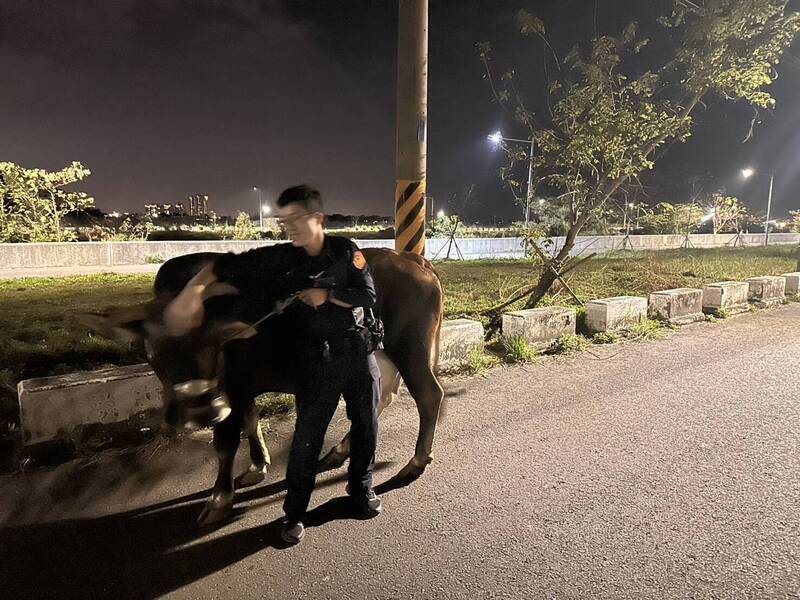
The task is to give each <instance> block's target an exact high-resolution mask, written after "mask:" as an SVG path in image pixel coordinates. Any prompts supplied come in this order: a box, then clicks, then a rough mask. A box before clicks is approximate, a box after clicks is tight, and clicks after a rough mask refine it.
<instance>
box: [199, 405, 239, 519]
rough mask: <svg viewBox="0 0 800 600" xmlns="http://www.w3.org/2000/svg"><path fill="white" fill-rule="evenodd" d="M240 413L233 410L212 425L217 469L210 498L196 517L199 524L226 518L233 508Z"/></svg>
mask: <svg viewBox="0 0 800 600" xmlns="http://www.w3.org/2000/svg"><path fill="white" fill-rule="evenodd" d="M241 431H242V415H241V413H237V412H234V413H232V414H231V415H230V416H229V417H228V418H227V419H225V420H224V421H223V422H222V423H219V424H218V425H216V426H215V427H214V449H215V450H216V451H217V460H218V462H219V471H218V472H217V480H216V481H215V482H214V489H213V490H212V491H211V498H209V499H208V501H206V505H205V506H204V507H203V511H202V512H201V513H200V516H199V517H198V518H197V523H198V524H199V525H209V524H211V523H215V522H217V521H221V520H223V519H225V518H227V517H228V516H229V515H230V514H231V511H232V509H233V492H234V489H233V460H234V459H235V458H236V450H237V449H238V448H239V435H240V434H241Z"/></svg>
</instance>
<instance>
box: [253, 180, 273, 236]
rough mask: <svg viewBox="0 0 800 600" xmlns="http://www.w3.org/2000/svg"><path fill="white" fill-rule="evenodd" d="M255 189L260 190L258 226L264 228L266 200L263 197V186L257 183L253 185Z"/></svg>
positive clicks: (255, 190)
mask: <svg viewBox="0 0 800 600" xmlns="http://www.w3.org/2000/svg"><path fill="white" fill-rule="evenodd" d="M253 191H254V192H258V226H259V227H260V228H261V229H264V201H263V199H262V196H263V194H262V193H261V188H260V187H257V186H255V185H254V186H253ZM267 212H269V211H267Z"/></svg>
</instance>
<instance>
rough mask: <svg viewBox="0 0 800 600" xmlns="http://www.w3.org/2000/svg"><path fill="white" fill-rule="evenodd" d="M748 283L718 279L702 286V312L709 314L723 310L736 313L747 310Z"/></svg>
mask: <svg viewBox="0 0 800 600" xmlns="http://www.w3.org/2000/svg"><path fill="white" fill-rule="evenodd" d="M749 290H750V284H748V283H747V282H746V281H720V282H718V283H709V284H707V285H704V286H703V312H705V313H708V314H710V315H716V314H719V312H720V311H723V310H724V311H725V312H726V313H728V314H736V313H740V312H744V311H746V310H747V294H748V292H749Z"/></svg>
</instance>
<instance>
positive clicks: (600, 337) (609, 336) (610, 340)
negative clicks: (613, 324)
mask: <svg viewBox="0 0 800 600" xmlns="http://www.w3.org/2000/svg"><path fill="white" fill-rule="evenodd" d="M619 340H620V337H619V336H618V335H617V334H616V333H614V332H613V331H600V332H598V333H595V334H594V335H593V336H592V343H593V344H615V343H617V342H618V341H619Z"/></svg>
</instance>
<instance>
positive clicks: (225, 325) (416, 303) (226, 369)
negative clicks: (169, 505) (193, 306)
mask: <svg viewBox="0 0 800 600" xmlns="http://www.w3.org/2000/svg"><path fill="white" fill-rule="evenodd" d="M259 251H263V252H262V255H263V260H267V261H268V260H269V256H270V254H269V250H268V248H260V249H258V250H253V251H250V252H249V253H245V254H251V255H252V253H253V252H256V253H257V252H259ZM363 254H364V257H365V258H366V260H367V264H368V265H369V268H370V270H371V271H372V275H373V279H374V281H375V288H376V292H377V303H376V308H375V310H376V313H377V314H378V316H379V317H380V318H381V320H382V321H383V324H384V329H385V336H384V342H383V343H384V349H383V350H379V351H377V352H376V358H377V362H378V365H379V367H380V372H381V381H382V388H383V392H382V396H381V400H380V404H379V406H378V414H380V413H381V412H382V411H383V410H384V409H385V408H386V406H388V405H389V404H390V403H391V402H392V400H393V399H394V397H395V396H396V394H397V392H398V389H399V386H400V383H401V381H402V382H404V383H405V385H406V387H407V389H408V391H409V393H410V394H411V396H412V397H413V398H414V401H415V403H416V406H417V410H418V412H419V433H418V436H417V442H416V448H415V452H414V456H413V457H412V458H411V460H410V461H409V462H408V464H407V465H406V466H405V467H403V469H402V470H401V471H400V472H399V473H398V474H397V475H396V478H397V479H398V480H400V481H406V480H411V479H415V478H417V477H419V476H420V475H421V474H422V472H423V471H424V470H425V468H426V466H427V465H428V464H429V463H430V462H431V461H432V460H433V455H432V448H433V438H434V433H435V429H436V423H437V420H438V416H439V410H440V407H441V403H442V400H443V397H444V394H443V390H442V387H441V385H440V384H439V382H438V381H437V379H436V376H435V374H434V371H435V367H436V361H437V358H438V352H439V336H440V331H441V325H442V318H443V302H444V294H443V290H442V286H441V282H440V280H439V277H438V276H437V274H436V272H435V271H434V269H433V267H432V265H431V263H430V262H429V261H428V260H426V259H425V258H423V257H421V256H419V255H417V254H413V253H410V252H397V251H394V250H389V249H384V248H368V249H365V250H364V251H363ZM220 256H223V254H221V253H210V252H203V253H196V254H188V255H183V256H179V257H176V258H173V259H171V260H168V261H167V262H165V263H164V264H163V265H162V266H161V268H160V269H159V271H158V273H157V275H156V279H155V282H154V285H153V288H154V295H155V297H154V299H153V300H151V301H149V302H146V303H143V304H140V305H136V306H132V307H125V308H120V309H115V310H111V311H108V312H106V313H102V314H94V315H84V316H83V318H82V321H83V323H84V324H86V325H88V326H89V327H90V328H91V329H93V330H95V331H97V332H98V333H100V334H103V335H105V336H107V337H117V336H120V335H124V336H128V337H130V336H133V337H135V338H138V339H141V340H142V341H143V345H144V349H145V352H146V355H147V360H148V362H149V363H150V365H151V366H152V367H153V370H154V372H155V373H156V375H157V376H158V378H159V380H160V381H161V383H162V385H163V400H164V418H165V420H166V422H167V424H168V425H170V426H173V427H180V426H182V425H184V424H186V423H187V422H189V421H192V420H193V419H194V418H195V417H196V416H197V415H203V416H204V417H205V418H206V419H207V422H208V421H210V422H211V423H213V429H214V447H215V450H216V452H217V456H218V463H219V465H218V474H217V479H216V481H215V483H214V487H213V489H212V493H211V497H210V498H209V499H208V501H207V502H206V504H205V506H204V508H203V510H202V512H201V514H200V516H199V517H198V523H199V524H200V525H207V524H210V523H213V522H216V521H220V520H222V519H225V518H226V517H227V516H228V515H229V514H230V513H231V511H232V508H233V498H234V477H233V462H234V457H235V454H236V451H237V448H238V446H239V440H240V437H241V433H242V431H245V432H246V434H247V439H248V443H249V450H250V462H251V464H250V467H249V469H248V471H247V472H246V473H245V474H243V475H242V476H241V478H240V479H239V484H240V485H242V486H248V485H255V484H257V483H259V482H260V481H263V479H264V478H265V476H266V472H267V467H268V465H269V464H270V455H269V451H268V449H267V447H266V444H265V443H264V438H263V435H262V432H261V428H260V424H259V419H258V412H257V409H256V406H255V402H254V400H255V397H256V396H258V395H259V394H262V393H265V392H284V393H289V394H292V393H294V391H295V389H296V378H297V375H296V373H295V369H293V368H292V364H293V362H292V353H291V352H289V351H288V348H289V347H290V344H289V343H288V342H289V341H290V340H291V336H292V335H293V331H292V326H291V321H289V320H288V319H287V318H285V317H284V316H283V315H281V314H276V315H274V316H272V317H270V318H267V319H263V317H264V316H265V315H264V313H265V312H266V311H267V310H268V307H270V306H272V305H273V304H274V302H279V301H280V300H282V299H281V298H277V297H275V296H274V294H273V295H272V296H271V295H270V289H271V288H270V282H260V285H259V287H258V292H259V293H258V294H257V295H258V297H257V298H256V297H255V296H254V295H253V294H251V293H249V292H248V291H247V290H246V289H243V290H239V289H236V288H234V287H232V286H231V285H230V284H228V283H220V282H217V283H214V284H211V285H210V286H209V287H208V289H207V290H206V292H205V295H204V298H203V313H204V314H203V315H202V322H201V323H200V324H199V326H197V327H195V328H193V329H192V330H191V331H188V332H186V333H183V334H181V335H174V333H173V332H170V329H169V327H167V326H166V324H165V319H164V316H165V311H166V312H167V313H168V312H169V308H170V307H171V306H174V303H175V299H176V298H177V297H178V295H179V294H180V292H181V291H183V290H184V287H185V286H186V284H187V283H188V282H189V281H190V280H192V278H193V277H195V275H197V274H198V273H200V272H201V270H203V269H205V271H209V269H208V268H207V267H208V265H209V264H211V263H215V265H216V262H215V261H217V259H218V258H219V257H220ZM229 256H230V255H229ZM251 257H252V256H251ZM226 264H233V263H231V262H230V261H228V263H226ZM223 275H224V274H223ZM221 279H222V277H221ZM270 312H272V311H270ZM261 319H263V321H262V322H261V323H259V324H258V325H257V326H255V327H253V326H252V324H253V323H255V322H257V321H259V320H261ZM349 452H350V445H349V436H346V437H345V438H344V439H343V440H342V441H341V442H340V443H339V444H337V445H336V446H335V447H334V448H333V449H331V451H330V452H329V453H328V454H327V455H326V456H325V457H324V458H323V459H321V461H320V469H321V470H325V469H331V468H336V467H338V466H341V465H342V464H343V463H344V461H345V460H346V459H347V457H348V456H349Z"/></svg>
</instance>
